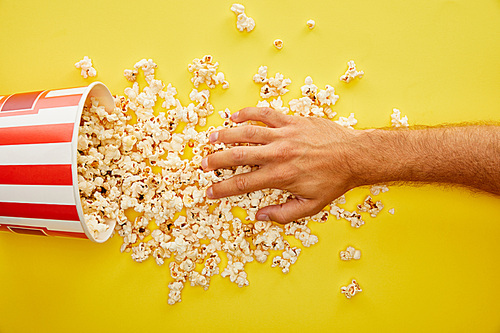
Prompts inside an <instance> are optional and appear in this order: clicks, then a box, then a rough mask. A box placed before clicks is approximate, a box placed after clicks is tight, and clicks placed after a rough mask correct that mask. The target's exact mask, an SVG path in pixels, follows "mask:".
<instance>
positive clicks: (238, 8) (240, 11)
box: [231, 3, 255, 32]
mask: <svg viewBox="0 0 500 333" xmlns="http://www.w3.org/2000/svg"><path fill="white" fill-rule="evenodd" d="M231 10H232V11H233V12H234V14H235V15H236V27H237V28H238V30H239V31H245V30H246V31H247V32H250V31H252V30H253V29H254V28H255V21H254V20H253V18H251V17H248V16H246V14H245V7H244V6H243V5H241V4H238V3H235V4H233V5H232V6H231Z"/></svg>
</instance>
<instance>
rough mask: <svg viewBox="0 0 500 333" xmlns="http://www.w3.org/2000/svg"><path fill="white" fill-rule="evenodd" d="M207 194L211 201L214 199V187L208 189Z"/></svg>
mask: <svg viewBox="0 0 500 333" xmlns="http://www.w3.org/2000/svg"><path fill="white" fill-rule="evenodd" d="M205 193H206V195H207V197H208V198H209V199H212V198H213V197H214V191H213V190H212V187H209V188H207V190H206V192H205Z"/></svg>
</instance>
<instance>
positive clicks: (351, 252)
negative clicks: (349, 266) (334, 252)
mask: <svg viewBox="0 0 500 333" xmlns="http://www.w3.org/2000/svg"><path fill="white" fill-rule="evenodd" d="M359 258H361V251H360V250H356V249H355V248H353V247H352V246H348V247H347V249H345V251H340V259H342V260H351V259H354V260H358V259H359Z"/></svg>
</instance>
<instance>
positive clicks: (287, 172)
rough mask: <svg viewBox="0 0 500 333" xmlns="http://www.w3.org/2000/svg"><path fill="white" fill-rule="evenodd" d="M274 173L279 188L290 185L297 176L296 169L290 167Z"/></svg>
mask: <svg viewBox="0 0 500 333" xmlns="http://www.w3.org/2000/svg"><path fill="white" fill-rule="evenodd" d="M276 171H277V174H276V180H277V182H278V184H279V185H280V186H281V187H285V186H286V185H288V184H290V183H292V182H293V180H294V179H295V178H296V176H297V172H296V169H295V168H293V167H290V166H287V167H284V168H279V169H277V170H276Z"/></svg>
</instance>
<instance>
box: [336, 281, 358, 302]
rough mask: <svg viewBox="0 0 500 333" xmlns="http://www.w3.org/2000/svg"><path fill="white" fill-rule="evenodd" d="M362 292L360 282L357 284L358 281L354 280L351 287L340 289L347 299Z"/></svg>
mask: <svg viewBox="0 0 500 333" xmlns="http://www.w3.org/2000/svg"><path fill="white" fill-rule="evenodd" d="M362 291H363V290H361V287H360V286H359V284H358V282H356V280H352V282H351V283H350V284H349V285H347V286H345V287H341V288H340V292H341V293H342V294H344V295H345V297H347V298H351V297H352V296H354V295H356V294H357V293H360V292H362Z"/></svg>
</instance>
